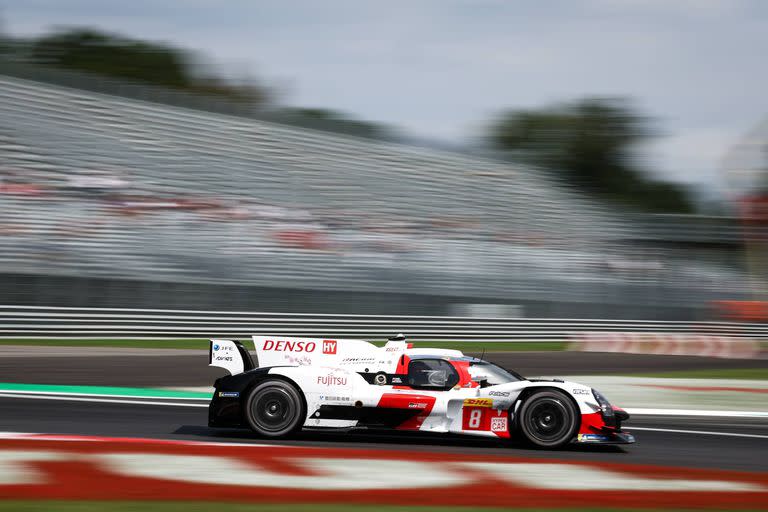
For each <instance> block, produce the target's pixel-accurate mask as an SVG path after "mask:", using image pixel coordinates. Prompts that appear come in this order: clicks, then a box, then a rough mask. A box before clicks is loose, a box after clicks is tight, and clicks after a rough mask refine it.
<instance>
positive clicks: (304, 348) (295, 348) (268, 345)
mask: <svg viewBox="0 0 768 512" xmlns="http://www.w3.org/2000/svg"><path fill="white" fill-rule="evenodd" d="M316 348H317V345H316V343H315V342H314V341H287V340H277V341H275V340H265V341H264V346H263V347H262V350H272V351H275V352H314V351H315V349H316ZM334 350H335V349H334ZM334 353H335V352H334Z"/></svg>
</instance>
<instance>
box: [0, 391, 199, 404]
mask: <svg viewBox="0 0 768 512" xmlns="http://www.w3.org/2000/svg"><path fill="white" fill-rule="evenodd" d="M0 398H28V399H36V400H65V401H70V402H100V403H107V404H133V405H166V406H176V407H208V404H190V403H186V404H185V403H178V402H149V401H148V402H144V401H140V400H109V399H106V398H80V397H74V396H42V395H20V394H16V393H0Z"/></svg>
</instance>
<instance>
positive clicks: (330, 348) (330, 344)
mask: <svg viewBox="0 0 768 512" xmlns="http://www.w3.org/2000/svg"><path fill="white" fill-rule="evenodd" d="M337 343H338V342H337V341H336V340H323V354H336V346H337Z"/></svg>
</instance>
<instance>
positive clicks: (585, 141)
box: [490, 98, 692, 212]
mask: <svg viewBox="0 0 768 512" xmlns="http://www.w3.org/2000/svg"><path fill="white" fill-rule="evenodd" d="M650 136H651V131H650V130H649V129H648V127H647V120H646V118H644V117H642V116H640V115H638V114H637V113H636V112H635V111H634V110H633V109H632V108H631V107H630V106H628V102H627V101H626V100H624V99H620V98H591V99H585V100H582V101H578V102H574V103H568V104H563V105H557V106H553V107H547V108H544V109H540V110H524V111H512V112H507V113H505V114H503V115H502V116H501V117H500V118H499V119H498V120H497V121H496V122H495V123H494V124H493V125H492V126H491V128H490V139H491V141H492V143H493V145H494V146H495V147H496V148H499V149H502V150H507V151H513V152H514V153H515V155H516V156H517V157H519V158H523V159H525V160H526V161H529V162H530V163H533V164H535V165H538V166H541V167H543V168H546V169H549V170H551V171H553V172H556V173H558V174H559V175H560V176H561V178H562V179H564V180H565V181H567V182H568V183H571V184H574V185H576V186H578V187H580V188H582V189H584V190H586V191H589V192H591V193H596V194H599V195H601V196H603V197H605V198H608V199H611V200H615V201H619V202H622V203H626V204H629V205H632V206H636V207H639V208H642V209H645V210H649V211H657V212H661V211H663V212H690V211H691V210H692V204H691V201H690V200H689V198H688V195H687V193H686V191H685V189H683V187H681V186H679V185H675V184H672V183H667V182H662V181H655V180H652V179H650V178H648V177H646V175H645V173H643V172H642V171H641V170H640V169H638V168H637V167H636V162H635V161H634V159H633V152H634V151H635V149H636V146H637V144H638V143H640V142H642V141H644V140H645V139H647V138H648V137H650Z"/></svg>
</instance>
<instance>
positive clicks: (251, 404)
mask: <svg viewBox="0 0 768 512" xmlns="http://www.w3.org/2000/svg"><path fill="white" fill-rule="evenodd" d="M245 417H246V419H247V420H248V425H249V426H250V427H251V429H252V430H253V431H254V432H256V433H257V434H259V435H260V436H262V437H272V438H279V437H286V436H289V435H291V434H293V433H294V432H296V431H297V430H299V429H300V428H301V426H302V425H303V424H304V420H305V418H306V406H305V405H304V401H303V400H302V399H301V396H300V395H299V391H298V390H297V389H296V388H295V387H294V386H292V385H291V384H289V383H288V382H285V381H282V380H278V379H270V380H266V381H263V382H260V383H259V384H257V385H256V387H254V388H253V389H252V390H251V392H250V393H249V394H248V399H247V400H246V401H245Z"/></svg>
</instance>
